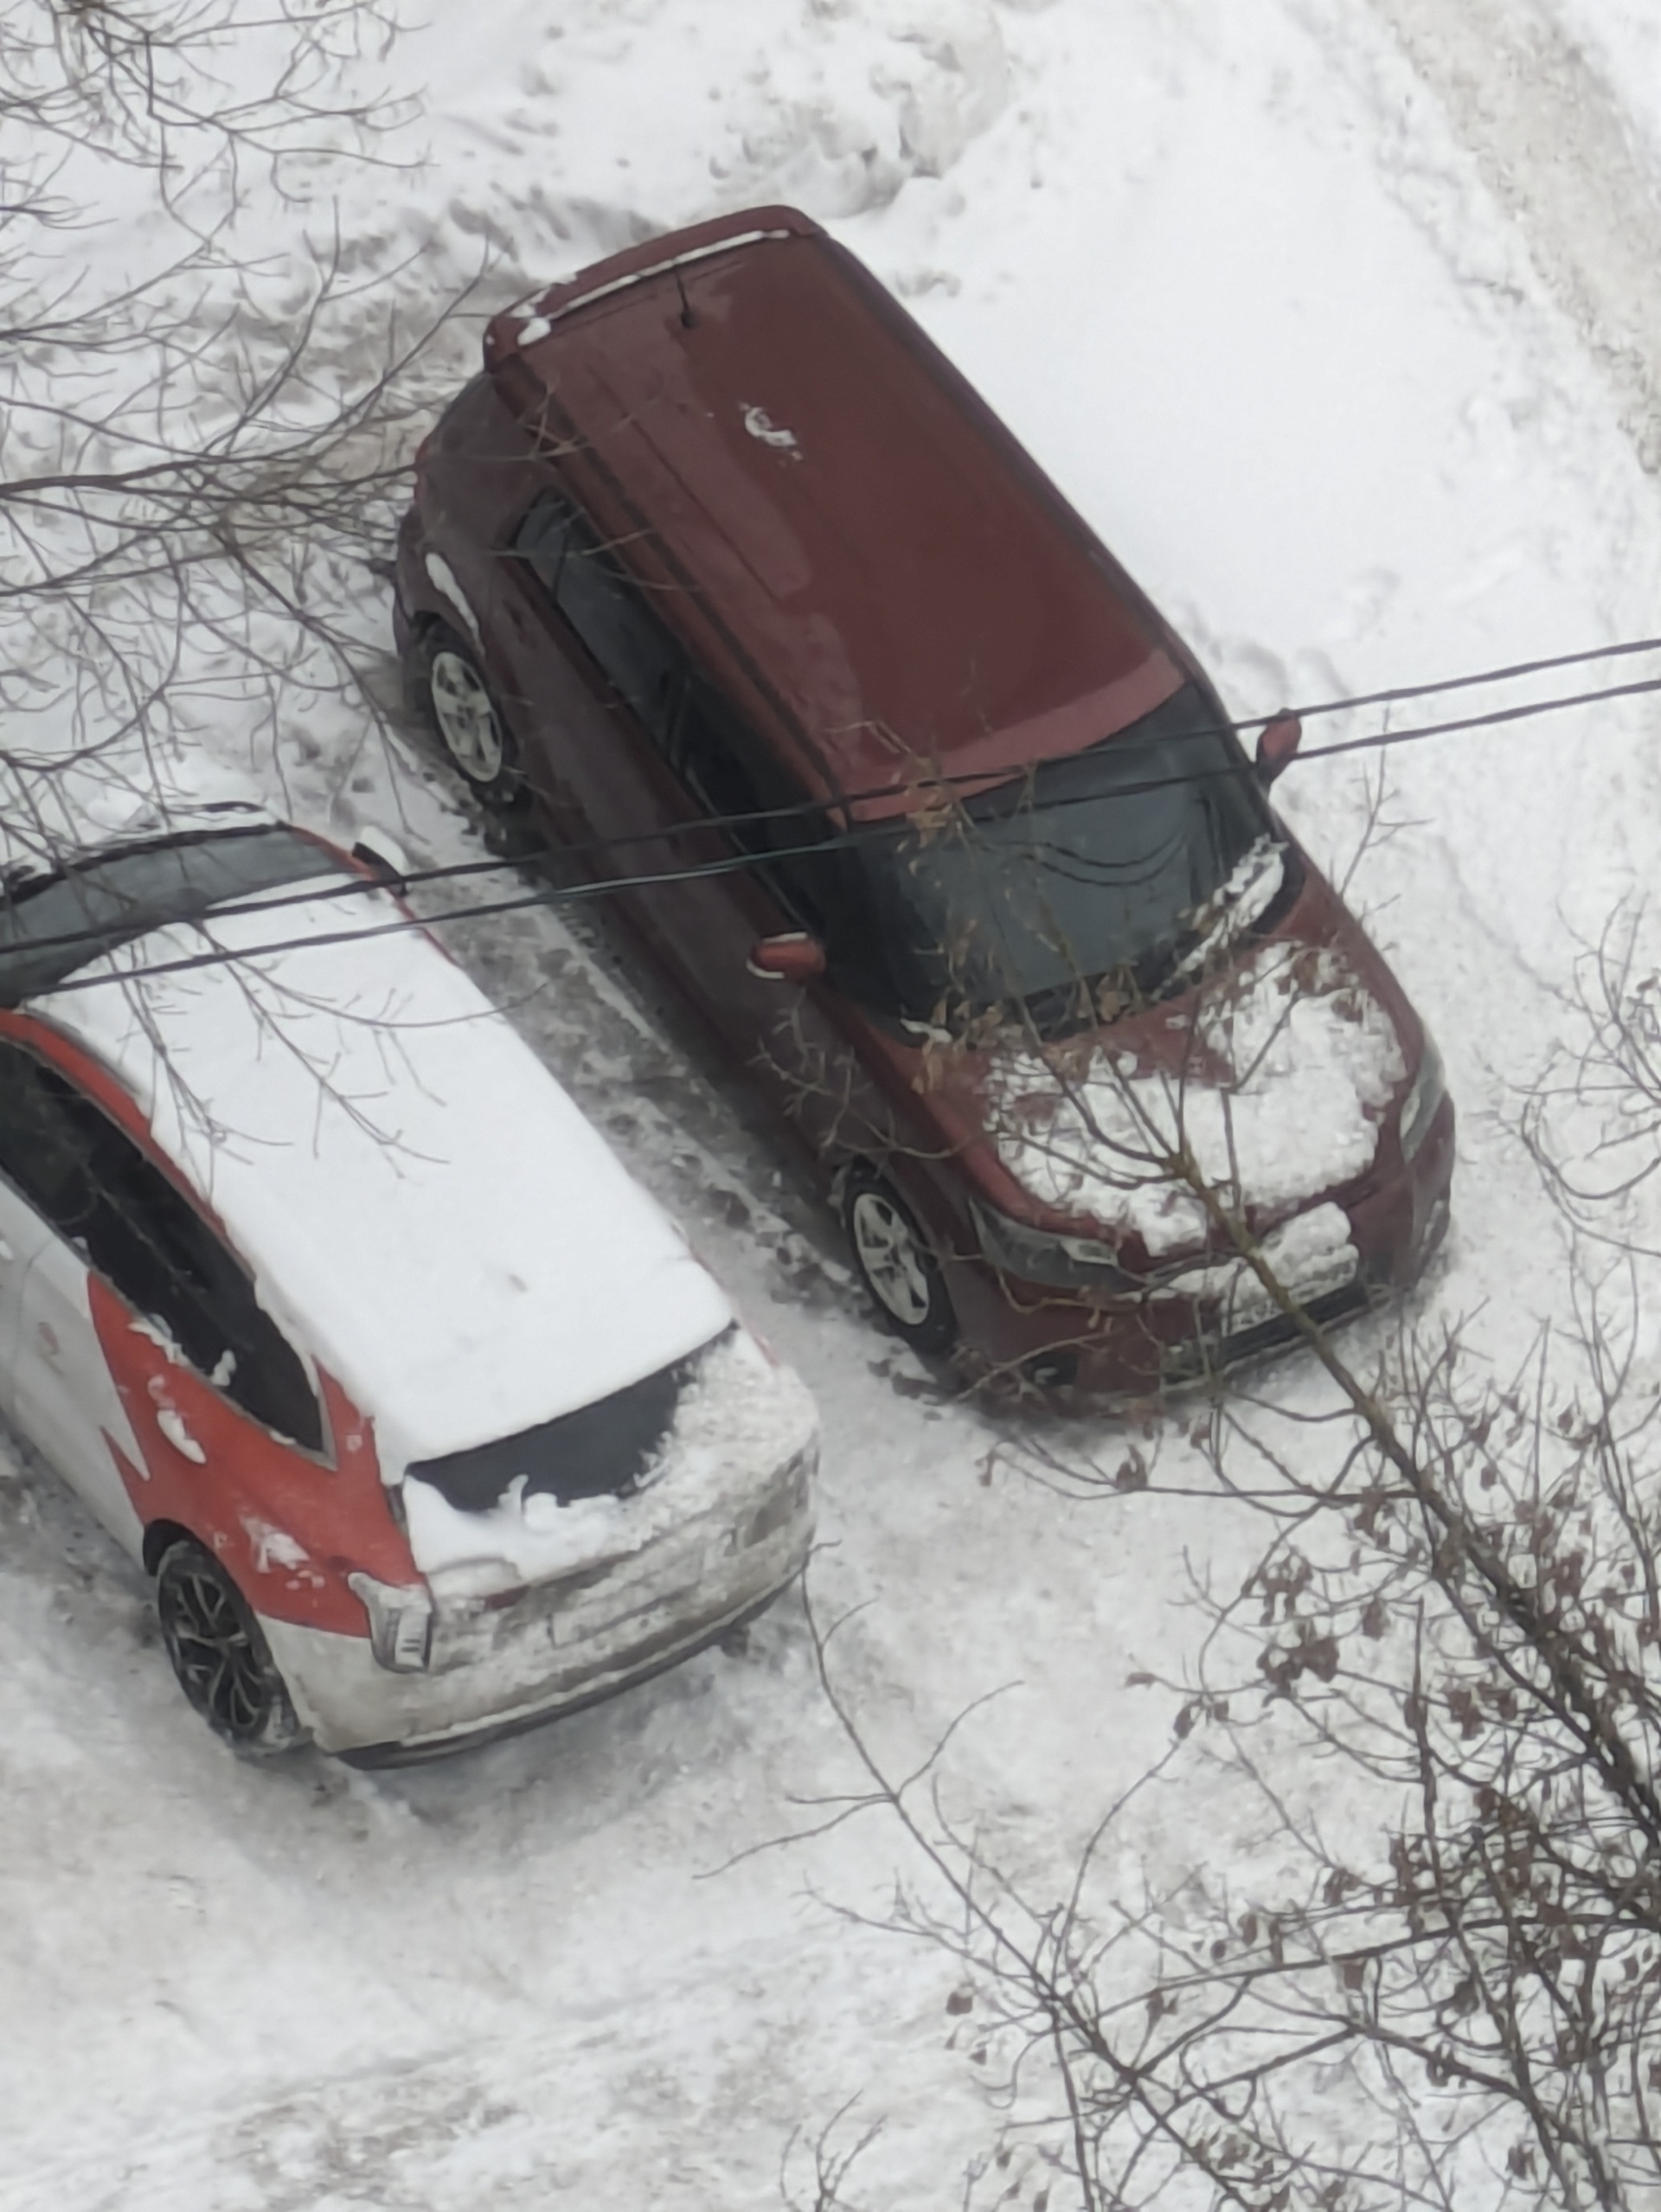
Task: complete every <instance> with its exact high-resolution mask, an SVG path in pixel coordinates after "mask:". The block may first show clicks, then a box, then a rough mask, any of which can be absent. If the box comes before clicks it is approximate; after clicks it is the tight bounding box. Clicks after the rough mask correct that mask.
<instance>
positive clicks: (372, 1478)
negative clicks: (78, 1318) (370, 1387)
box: [87, 1275, 421, 1636]
mask: <svg viewBox="0 0 1661 2212" xmlns="http://www.w3.org/2000/svg"><path fill="white" fill-rule="evenodd" d="M87 1292H88V1297H89V1300H90V1303H91V1306H92V1313H93V1328H94V1329H95V1330H96V1331H97V1334H98V1341H99V1345H100V1346H101V1347H102V1349H103V1352H104V1356H105V1358H106V1360H107V1361H108V1362H109V1369H110V1373H111V1375H112V1376H113V1377H114V1380H115V1387H116V1389H117V1391H118V1392H119V1395H120V1398H121V1402H122V1404H123V1406H124V1407H125V1409H126V1414H127V1418H128V1420H130V1421H131V1424H132V1433H133V1434H134V1435H135V1436H136V1437H137V1438H138V1448H139V1450H140V1452H141V1453H142V1454H143V1458H144V1465H142V1466H134V1465H133V1464H132V1462H131V1460H130V1459H128V1458H127V1456H126V1455H125V1452H122V1451H120V1450H119V1447H118V1446H116V1445H115V1443H114V1441H113V1439H111V1443H110V1448H111V1451H112V1452H113V1453H114V1456H115V1460H116V1464H117V1465H118V1466H119V1469H120V1471H121V1478H122V1480H123V1482H124V1483H125V1484H126V1487H127V1493H128V1495H129V1497H131V1500H132V1504H133V1508H134V1510H135V1511H136V1512H137V1513H138V1517H139V1519H140V1520H141V1521H142V1522H143V1523H144V1525H145V1526H146V1527H149V1526H150V1524H151V1523H152V1522H156V1521H173V1522H176V1523H178V1524H179V1526H180V1527H182V1528H184V1529H189V1531H190V1533H191V1534H192V1535H193V1536H196V1538H197V1540H198V1541H199V1542H202V1543H203V1544H205V1545H206V1546H207V1547H208V1548H209V1549H210V1550H211V1551H213V1552H214V1553H215V1554H216V1555H217V1556H218V1557H219V1558H221V1560H223V1561H224V1563H225V1567H226V1569H227V1571H228V1574H230V1576H231V1578H232V1580H234V1582H235V1584H236V1586H237V1587H238V1588H239V1589H240V1591H241V1592H242V1593H243V1595H244V1596H245V1597H246V1598H247V1600H248V1602H249V1604H250V1605H251V1606H253V1608H254V1610H255V1611H256V1612H257V1613H266V1614H268V1615H269V1616H270V1617H271V1618H272V1619H275V1620H285V1621H292V1623H294V1624H295V1625H297V1626H298V1627H303V1628H320V1629H327V1630H331V1631H333V1632H336V1633H337V1634H342V1635H347V1636H366V1635H367V1634H368V1632H369V1623H368V1619H367V1617H366V1615H365V1613H364V1611H363V1606H362V1602H361V1601H360V1600H358V1599H357V1598H356V1597H355V1596H354V1595H353V1594H352V1593H351V1591H350V1590H349V1589H348V1588H347V1587H346V1576H347V1575H348V1574H350V1573H351V1572H352V1571H353V1570H355V1569H359V1570H362V1572H363V1573H365V1574H372V1575H374V1576H375V1579H376V1580H378V1581H382V1582H392V1583H403V1584H411V1583H418V1582H419V1581H420V1579H421V1578H420V1574H419V1572H418V1571H417V1568H416V1566H415V1562H414V1559H413V1558H412V1557H411V1555H410V1549H409V1545H408V1543H407V1541H406V1539H405V1537H404V1535H403V1532H402V1531H401V1529H399V1528H398V1527H397V1526H396V1525H395V1523H394V1521H393V1518H392V1515H391V1512H390V1511H389V1510H388V1503H387V1494H386V1491H385V1490H384V1488H383V1487H382V1481H381V1470H380V1465H379V1462H378V1460H377V1459H376V1456H375V1436H374V1432H373V1428H372V1426H371V1424H370V1423H369V1421H367V1420H364V1419H363V1417H362V1415H361V1414H359V1413H358V1412H357V1410H356V1407H354V1406H353V1405H352V1404H351V1403H350V1401H349V1400H348V1398H347V1397H346V1395H345V1394H344V1392H343V1390H342V1389H341V1388H340V1386H339V1385H338V1383H337V1382H335V1381H334V1379H333V1377H332V1376H330V1375H324V1376H323V1377H322V1378H321V1379H322V1385H323V1397H324V1410H325V1412H326V1414H327V1415H328V1420H329V1429H330V1435H331V1437H332V1439H333V1441H334V1449H335V1459H336V1465H334V1466H333V1467H332V1468H331V1467H328V1466H324V1465H319V1464H318V1462H317V1460H315V1459H309V1458H308V1457H307V1456H306V1454H305V1452H301V1451H299V1450H298V1449H297V1448H296V1447H295V1446H293V1445H290V1444H285V1443H283V1442H281V1441H280V1440H279V1439H278V1438H276V1437H274V1436H272V1435H271V1434H269V1433H267V1432H266V1430H265V1429H263V1428H261V1427H260V1425H259V1424H258V1423H257V1422H256V1421H253V1420H249V1419H248V1417H247V1415H246V1414H241V1413H239V1412H238V1410H237V1409H236V1407H234V1406H232V1405H230V1404H229V1403H228V1401H226V1400H225V1399H223V1398H221V1396H220V1395H219V1393H218V1392H217V1391H216V1390H215V1389H213V1388H210V1387H209V1385H208V1383H206V1382H203V1381H202V1377H201V1376H200V1375H196V1373H195V1372H194V1371H193V1370H192V1369H190V1368H189V1367H187V1366H184V1365H183V1364H181V1363H179V1362H176V1361H175V1360H173V1359H172V1358H170V1356H169V1355H168V1353H167V1352H166V1351H165V1350H164V1348H163V1347H162V1345H161V1344H159V1343H157V1341H156V1337H155V1335H154V1334H153V1333H152V1332H151V1330H150V1329H149V1328H148V1326H147V1325H146V1324H144V1323H142V1322H135V1321H134V1318H133V1316H132V1314H131V1311H129V1309H128V1308H127V1307H126V1306H125V1305H124V1304H123V1303H122V1301H121V1300H120V1298H118V1297H117V1296H116V1294H115V1292H113V1291H112V1290H111V1289H110V1287H109V1286H108V1285H107V1284H106V1283H105V1282H103V1281H101V1280H100V1279H99V1277H98V1276H96V1275H93V1276H90V1277H89V1278H88V1280H87Z"/></svg>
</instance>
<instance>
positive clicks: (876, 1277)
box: [852, 1190, 933, 1329]
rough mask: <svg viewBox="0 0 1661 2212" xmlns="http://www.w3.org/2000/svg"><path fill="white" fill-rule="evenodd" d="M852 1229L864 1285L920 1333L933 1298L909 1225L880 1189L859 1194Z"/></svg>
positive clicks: (909, 1327) (884, 1304)
mask: <svg viewBox="0 0 1661 2212" xmlns="http://www.w3.org/2000/svg"><path fill="white" fill-rule="evenodd" d="M852 1227H853V1232H854V1249H855V1251H856V1253H858V1255H859V1263H860V1266H862V1267H863V1270H864V1272H865V1279H866V1281H867V1282H869V1285H870V1286H871V1288H872V1289H873V1290H874V1291H875V1293H876V1295H877V1298H879V1299H880V1301H881V1302H882V1305H883V1306H885V1307H886V1308H887V1310H888V1312H890V1313H891V1314H892V1315H893V1316H894V1318H895V1320H896V1321H901V1322H903V1323H904V1324H906V1326H907V1328H908V1329H917V1328H920V1327H921V1326H922V1324H923V1323H924V1322H925V1321H927V1318H928V1315H929V1309H930V1307H931V1305H933V1296H932V1293H931V1286H930V1283H929V1279H928V1270H927V1266H925V1264H924V1260H923V1253H922V1250H921V1247H920V1245H919V1244H918V1241H917V1237H916V1234H915V1233H914V1230H913V1228H912V1226H911V1224H910V1222H909V1221H907V1219H906V1217H905V1215H903V1214H902V1213H901V1211H900V1209H899V1208H898V1207H897V1206H896V1205H895V1202H894V1201H893V1200H892V1199H890V1198H885V1197H884V1196H882V1192H881V1191H880V1190H862V1191H861V1192H860V1194H859V1196H858V1197H857V1198H856V1199H855V1201H854V1204H853V1221H852Z"/></svg>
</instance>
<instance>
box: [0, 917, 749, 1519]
mask: <svg viewBox="0 0 1661 2212" xmlns="http://www.w3.org/2000/svg"><path fill="white" fill-rule="evenodd" d="M402 919H403V917H402V915H401V910H400V909H399V907H397V906H396V904H395V903H394V901H392V900H391V899H390V898H388V896H387V895H386V894H383V893H381V892H378V891H377V892H371V893H369V894H367V895H365V896H362V897H360V896H356V895H354V896H352V897H351V898H349V899H343V900H335V901H330V900H324V899H316V900H307V901H305V902H303V903H297V904H292V905H291V904H287V903H285V904H284V905H282V906H281V907H279V908H278V909H277V910H276V911H275V912H271V913H263V914H262V913H260V912H259V911H255V912H253V913H247V914H238V915H234V916H232V915H225V914H219V915H214V916H210V917H209V918H208V920H206V921H205V922H204V923H203V924H202V925H201V926H196V925H184V926H172V927H170V928H167V929H164V930H159V931H157V932H155V933H152V934H151V935H150V936H148V937H145V938H143V939H138V940H137V941H136V942H134V943H131V944H129V945H126V946H122V947H121V948H120V949H119V951H118V952H114V953H112V954H111V955H109V956H107V957H106V958H103V959H99V961H98V962H96V963H94V964H93V965H91V966H89V967H88V968H87V969H86V970H84V971H82V972H83V974H85V975H92V974H94V973H104V974H108V975H112V976H120V975H124V974H125V973H127V972H128V971H131V970H133V969H136V968H142V967H146V966H150V965H153V964H154V963H156V962H157V961H165V960H169V959H188V958H189V957H191V956H192V955H196V954H200V953H201V952H202V951H203V950H204V949H206V946H207V944H208V943H209V942H211V943H213V944H216V945H218V946H222V947H225V948H240V947H247V948H253V947H258V946H269V945H271V944H272V943H273V940H275V939H279V938H280V939H299V940H301V942H299V943H298V944H296V945H293V946H290V947H289V948H288V949H285V950H284V951H281V952H274V953H266V954H261V955H260V957H258V958H255V959H245V960H242V961H240V962H238V963H237V964H236V965H220V966H211V967H204V968H199V969H196V970H193V971H189V972H186V973H182V974H175V975H167V976H151V977H148V978H144V979H143V980H129V981H125V982H122V983H112V984H110V985H108V986H107V987H104V986H100V987H99V988H95V989H91V990H81V991H55V992H53V993H51V994H48V995H47V996H45V997H42V998H40V999H37V1000H36V1001H35V1002H34V1007H33V1010H35V1012H37V1013H39V1014H41V1015H42V1016H45V1017H46V1018H47V1019H48V1020H49V1021H50V1022H51V1023H53V1024H54V1025H55V1027H56V1028H58V1029H61V1030H62V1031H64V1032H66V1033H67V1034H68V1035H71V1036H73V1037H74V1038H75V1039H76V1040H77V1041H78V1042H80V1043H81V1044H83V1045H85V1046H86V1047H87V1049H88V1050H89V1051H91V1052H92V1053H93V1054H94V1055H96V1056H97V1057H98V1058H99V1059H100V1060H102V1061H104V1062H105V1063H106V1065H108V1066H110V1067H111V1068H113V1069H114V1071H115V1072H116V1073H117V1074H118V1075H119V1078H120V1080H121V1081H122V1083H123V1084H124V1085H125V1087H126V1088H127V1089H128V1090H129V1091H130V1092H131V1094H132V1096H133V1097H134V1098H135V1099H136V1100H138V1103H139V1105H140V1106H142V1107H143V1108H144V1110H145V1112H147V1113H148V1114H149V1116H150V1119H151V1126H152V1128H153V1130H154V1132H155V1135H156V1138H157V1142H158V1143H159V1144H160V1145H161V1146H162V1148H163V1149H164V1151H166V1152H167V1153H168V1154H169V1155H170V1157H171V1158H173V1159H174V1160H175V1161H176V1163H177V1164H178V1165H179V1167H180V1169H181V1170H182V1171H183V1174H184V1176H185V1177H186V1178H187V1179H188V1180H189V1182H190V1183H192V1184H193V1185H194V1187H195V1188H196V1189H197V1190H199V1191H200V1192H201V1194H202V1196H203V1197H204V1198H205V1199H206V1200H207V1202H208V1204H209V1205H210V1206H211V1207H212V1208H213V1209H214V1210H215V1213H216V1214H217V1215H218V1216H219V1218H220V1220H221V1221H222V1222H223V1223H224V1225H225V1228H226V1230H227V1231H228V1234H229V1236H230V1238H231V1241H232V1242H233V1243H234V1245H235V1246H236V1247H237V1249H238V1250H239V1252H240V1253H241V1254H242V1257H243V1259H244V1260H246V1261H247V1264H248V1265H249V1266H250V1267H251V1268H252V1269H253V1273H254V1278H255V1281H256V1284H257V1286H258V1288H259V1292H260V1298H261V1301H262V1302H263V1303H264V1304H265V1305H266V1306H267V1307H268V1309H269V1310H270V1311H272V1312H273V1314H274V1315H275V1316H276V1317H277V1318H279V1320H280V1321H281V1322H282V1323H283V1324H284V1326H285V1328H286V1329H287V1330H288V1331H289V1333H290V1334H291V1335H292V1337H294V1339H295V1340H296V1341H297V1342H298V1343H300V1344H302V1345H304V1346H305V1347H306V1348H307V1349H308V1350H311V1352H312V1353H313V1354H314V1355H315V1356H317V1358H318V1359H319V1360H320V1361H321V1362H323V1364H324V1366H325V1367H327V1368H328V1369H330V1372H331V1373H332V1374H333V1375H336V1377H337V1379H338V1380H339V1382H341V1383H342V1385H343V1387H344V1388H345V1389H346V1390H347V1392H348V1393H349V1394H350V1396H351V1397H352V1399H353V1401H355V1403H356V1405H357V1406H358V1407H359V1408H360V1409H361V1410H362V1412H363V1413H365V1414H370V1415H372V1416H373V1417H374V1420H375V1429H376V1435H377V1440H378V1445H379V1450H380V1453H381V1459H382V1473H383V1474H384V1475H385V1476H386V1477H387V1478H388V1479H393V1478H395V1477H396V1476H397V1475H398V1474H399V1473H400V1472H401V1469H402V1467H403V1465H405V1464H406V1463H407V1461H408V1460H409V1459H420V1458H430V1457H436V1456H439V1455H441V1454H444V1453H446V1452H456V1451H462V1450H465V1449H468V1448H470V1447H471V1446H477V1445H480V1444H483V1443H486V1442H488V1441H490V1440H491V1439H493V1438H496V1437H499V1436H503V1435H508V1434H511V1433H516V1432H517V1431H520V1430H523V1429H525V1428H529V1427H533V1426H535V1424H536V1423H538V1422H542V1421H548V1420H555V1419H556V1418H557V1417H558V1416H559V1415H561V1414H564V1413H568V1412H570V1411H573V1410H574V1409H575V1408H576V1407H580V1406H584V1405H587V1404H589V1403H591V1402H592V1401H593V1400H595V1399H597V1398H600V1397H603V1396H605V1395H607V1394H608V1393H610V1392H612V1391H614V1390H619V1389H622V1388H625V1386H627V1385H628V1384H629V1383H632V1382H638V1380H639V1379H640V1378H641V1377H642V1376H644V1375H649V1374H651V1373H653V1372H654V1371H655V1370H657V1369H660V1368H662V1367H664V1366H666V1365H668V1364H669V1363H670V1362H673V1361H675V1360H677V1359H680V1358H683V1357H684V1356H686V1355H687V1354H688V1353H689V1352H691V1351H694V1350H696V1349H697V1348H698V1347H699V1346H701V1345H702V1344H705V1343H709V1341H710V1339H711V1338H712V1337H715V1336H716V1335H717V1334H718V1333H719V1332H720V1331H721V1330H722V1329H723V1328H725V1327H726V1325H727V1324H728V1321H729V1320H730V1318H731V1311H732V1310H731V1307H730V1306H729V1305H728V1301H727V1298H726V1297H725V1294H724V1293H723V1292H722V1291H721V1288H720V1286H718V1285H717V1284H716V1283H715V1280H714V1279H713V1278H712V1277H711V1276H710V1275H709V1273H708V1271H707V1270H706V1269H705V1268H704V1267H703V1266H702V1265H701V1263H700V1262H699V1261H698V1260H696V1258H695V1256H694V1255H693V1253H691V1251H690V1250H689V1247H688V1246H687V1243H686V1241H685V1239H684V1238H683V1236H682V1234H681V1233H680V1231H679V1230H678V1229H677V1228H676V1227H675V1225H674V1224H673V1223H672V1222H671V1221H670V1220H669V1219H668V1218H667V1217H666V1216H665V1215H664V1214H663V1213H662V1212H661V1211H660V1209H658V1207H657V1205H656V1204H655V1203H654V1202H653V1201H652V1200H651V1198H649V1197H648V1196H647V1195H646V1194H645V1191H643V1190H642V1189H640V1188H639V1186H638V1184H637V1183H635V1182H634V1181H633V1180H632V1177H630V1176H629V1174H628V1173H627V1171H626V1170H625V1168H624V1167H623V1165H622V1164H621V1162H620V1161H619V1160H618V1159H617V1157H615V1155H614V1154H613V1153H612V1151H611V1149H610V1148H609V1146H608V1145H607V1144H606V1142H605V1140H604V1139H603V1138H601V1137H600V1135H599V1133H598V1132H596V1131H595V1130H594V1129H593V1126H592V1125H590V1124H589V1123H588V1122H587V1120H586V1119H584V1117H583V1115H582V1114H581V1113H580V1112H579V1110H578V1108H577V1107H576V1106H575V1105H574V1104H573V1102H572V1100H570V1099H569V1098H568V1096H567V1095H566V1093H565V1092H564V1091H563V1090H561V1087H560V1086H559V1084H558V1083H557V1082H556V1081H555V1079H554V1078H553V1076H552V1075H551V1074H549V1073H548V1069H547V1068H544V1067H543V1066H542V1062H541V1061H539V1060H537V1058H536V1057H535V1055H534V1054H533V1053H532V1052H531V1050H530V1049H529V1047H528V1046H527V1045H526V1044H525V1043H524V1042H523V1041H522V1039H521V1038H520V1037H519V1036H518V1035H516V1032H515V1031H514V1030H513V1029H512V1028H511V1027H510V1025H509V1023H508V1022H507V1021H506V1020H505V1019H504V1018H503V1016H501V1015H500V1014H498V1013H497V1011H496V1010H495V1009H494V1008H493V1007H492V1006H491V1004H490V1003H489V1001H488V1000H487V999H486V998H485V997H484V995H483V994H482V993H481V992H480V991H478V989H477V987H476V986H475V985H474V984H472V983H471V981H470V980H469V979H468V978H467V977H466V976H465V974H464V973H463V972H462V971H461V970H460V969H459V967H457V966H456V965H454V964H453V963H452V961H451V960H450V959H447V958H446V955H445V954H444V953H443V952H441V951H440V950H439V947H438V946H436V945H435V944H433V941H432V940H431V939H429V938H427V937H426V936H425V935H423V934H422V933H420V932H417V931H413V930H407V929H406V930H402V931H399V932H398V933H394V934H387V935H382V936H373V935H363V934H358V933H359V932H368V931H373V930H375V929H377V928H379V929H383V930H384V929H385V928H386V927H387V926H388V924H389V923H390V924H394V925H396V924H397V923H398V922H400V921H401V920H402ZM342 931H347V932H351V933H353V934H352V935H351V936H350V939H349V940H348V941H347V942H345V943H334V944H310V943H307V942H305V939H310V938H314V937H322V936H324V935H330V936H333V935H337V933H340V932H342ZM209 933H211V936H209Z"/></svg>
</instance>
